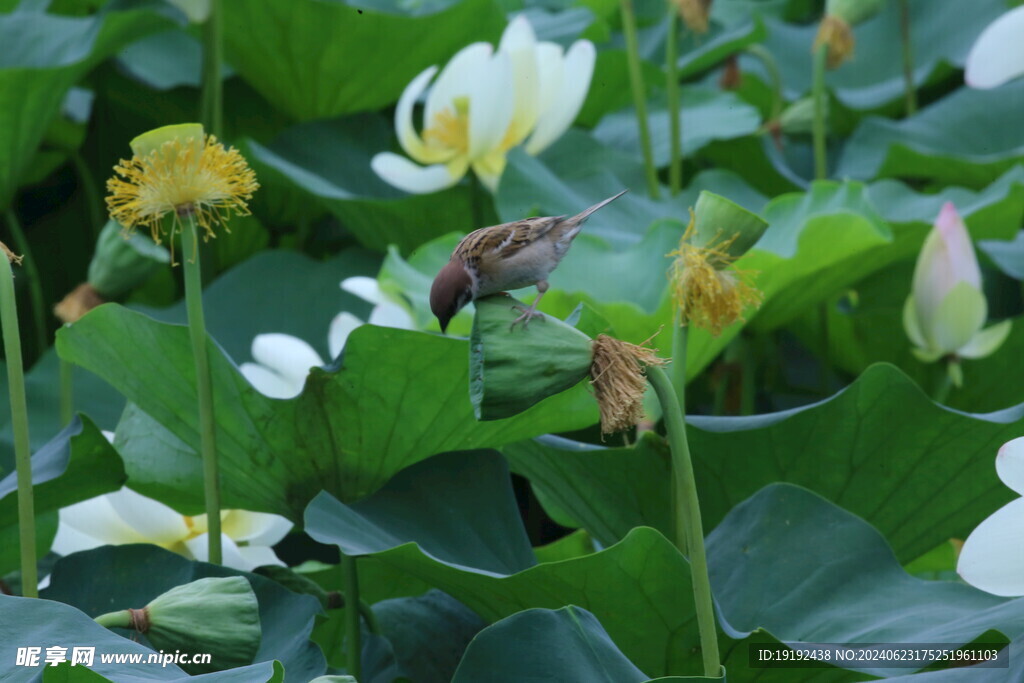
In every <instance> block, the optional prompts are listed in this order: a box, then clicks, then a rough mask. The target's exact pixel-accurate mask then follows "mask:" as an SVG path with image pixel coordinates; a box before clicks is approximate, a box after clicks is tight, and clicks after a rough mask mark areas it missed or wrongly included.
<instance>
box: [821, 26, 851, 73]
mask: <svg viewBox="0 0 1024 683" xmlns="http://www.w3.org/2000/svg"><path fill="white" fill-rule="evenodd" d="M823 44H824V45H825V47H826V48H827V50H828V55H827V57H826V64H827V66H828V68H830V69H837V68H839V66H840V65H842V63H843V62H845V61H846V60H848V59H849V58H850V57H852V56H853V46H854V38H853V29H852V28H851V27H850V25H849V24H848V23H847V22H846V21H845V20H843V19H841V18H839V17H837V16H834V15H831V14H826V15H825V16H824V17H823V18H822V20H821V24H820V25H819V26H818V35H817V36H815V37H814V48H813V49H814V51H815V52H817V50H818V48H819V47H820V46H821V45H823Z"/></svg>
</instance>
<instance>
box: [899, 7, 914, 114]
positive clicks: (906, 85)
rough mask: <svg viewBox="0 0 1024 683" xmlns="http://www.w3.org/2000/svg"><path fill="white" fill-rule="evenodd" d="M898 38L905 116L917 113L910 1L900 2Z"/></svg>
mask: <svg viewBox="0 0 1024 683" xmlns="http://www.w3.org/2000/svg"><path fill="white" fill-rule="evenodd" d="M900 38H901V39H902V42H903V90H904V101H905V102H906V115H907V116H913V115H914V113H915V112H916V111H917V90H916V89H915V88H914V44H913V42H911V40H910V0H900Z"/></svg>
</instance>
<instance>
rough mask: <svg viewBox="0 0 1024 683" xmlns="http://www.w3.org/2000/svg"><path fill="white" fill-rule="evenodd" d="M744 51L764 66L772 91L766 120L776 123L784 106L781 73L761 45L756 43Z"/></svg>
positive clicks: (776, 63) (777, 64)
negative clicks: (770, 104)
mask: <svg viewBox="0 0 1024 683" xmlns="http://www.w3.org/2000/svg"><path fill="white" fill-rule="evenodd" d="M744 51H745V52H746V53H747V54H749V55H750V56H752V57H756V58H757V59H758V61H760V62H761V64H762V65H763V66H764V69H765V71H767V72H768V81H769V86H770V88H771V91H772V106H771V113H770V114H769V115H768V120H769V121H778V120H779V117H780V116H782V109H783V106H784V105H785V100H784V99H783V96H782V72H781V71H779V63H778V61H776V59H775V55H773V54H772V53H771V52H769V51H768V50H767V49H766V48H765V47H764V46H763V45H760V44H757V43H755V44H753V45H748V46H747V47H746V48H744Z"/></svg>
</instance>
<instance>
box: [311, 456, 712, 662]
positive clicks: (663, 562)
mask: <svg viewBox="0 0 1024 683" xmlns="http://www.w3.org/2000/svg"><path fill="white" fill-rule="evenodd" d="M467 468H468V471H470V472H472V473H473V476H467V475H466V472H467ZM423 476H429V477H430V480H431V485H430V486H427V485H424V486H423V487H416V488H410V487H411V486H413V484H414V482H416V481H417V479H418V478H419V477H423ZM424 491H429V493H423V492H424ZM511 495H512V494H511V490H510V482H509V480H508V475H507V469H506V467H505V465H504V463H503V461H502V460H501V459H500V458H499V457H497V456H496V455H495V454H489V453H455V454H446V455H443V456H439V457H436V458H433V459H431V460H430V461H427V462H423V463H419V464H418V465H415V466H413V467H411V468H410V469H409V470H407V471H406V472H403V473H401V474H400V475H398V477H396V479H395V480H394V481H392V482H390V483H389V484H387V485H386V486H385V487H384V488H383V489H381V490H380V491H379V492H378V493H376V494H374V495H373V496H371V497H370V498H368V499H366V500H365V501H362V502H360V503H356V504H354V505H352V506H347V505H345V504H343V503H340V502H338V501H337V500H335V499H334V498H333V497H332V496H330V495H328V494H327V493H322V494H320V495H319V496H317V498H316V499H314V500H313V502H312V503H310V505H309V508H308V509H307V510H306V531H307V533H309V534H310V535H311V536H313V538H315V539H316V540H318V541H320V542H322V543H332V544H335V545H337V546H338V547H339V548H340V549H341V552H343V553H345V554H349V555H357V556H363V555H370V556H372V557H374V558H376V559H378V560H380V561H382V562H385V563H387V564H390V565H393V566H395V567H398V568H400V569H402V570H404V571H406V572H408V573H410V574H412V575H414V576H417V577H419V578H420V579H422V580H424V581H427V582H428V583H430V584H431V585H433V586H435V587H437V588H439V589H441V590H443V591H445V592H446V593H448V594H449V595H451V596H452V597H454V598H456V599H457V600H459V601H460V602H462V603H463V604H465V605H466V606H467V607H469V608H470V609H472V610H473V611H474V612H476V613H477V614H479V615H480V616H481V617H483V618H484V619H485V620H486V621H497V620H499V619H502V618H504V617H507V616H509V615H511V614H514V613H515V612H518V611H520V610H523V609H529V608H532V607H543V608H548V609H558V608H559V607H562V606H565V605H568V604H572V605H579V606H581V607H583V608H585V609H587V610H589V611H591V612H593V613H594V615H595V616H596V617H597V618H598V619H600V620H601V623H602V624H603V625H604V627H605V628H606V629H607V631H608V633H609V635H610V636H611V637H612V639H613V640H614V641H615V643H616V645H618V646H619V648H621V649H622V651H623V653H625V654H626V656H627V657H629V659H630V660H631V661H633V662H634V663H635V664H636V665H637V666H639V667H641V668H642V669H643V670H644V671H646V672H648V673H649V674H652V675H663V674H665V673H666V672H669V671H672V672H680V671H682V672H686V671H694V670H696V669H697V667H699V665H700V664H699V662H700V655H699V652H698V648H697V643H698V638H697V631H696V623H695V621H694V619H695V617H694V614H693V594H692V588H691V586H690V579H689V565H688V564H687V563H686V560H684V559H683V557H682V556H681V555H680V554H679V553H678V551H676V549H675V548H674V547H673V546H672V544H671V543H669V542H668V541H667V540H666V539H665V537H664V536H662V535H661V534H660V533H658V532H657V531H654V530H653V529H649V528H644V527H642V528H638V529H634V530H632V532H631V533H630V534H629V535H628V536H627V537H626V538H624V539H623V540H622V541H621V542H619V543H618V544H616V545H614V546H612V547H610V548H608V549H606V550H603V551H601V552H597V553H593V554H590V555H585V556H583V557H579V558H574V559H571V560H564V561H561V562H552V563H545V564H540V565H535V566H532V567H531V566H529V564H532V558H528V557H527V556H526V553H529V547H528V544H527V543H526V540H525V532H524V531H522V529H521V526H520V525H521V522H520V520H519V516H518V513H517V512H516V511H515V509H514V507H513V506H512V505H510V504H509V501H510V499H511ZM425 496H428V497H425ZM491 501H499V502H500V508H499V510H498V514H495V509H494V505H493V504H492V502H491ZM513 528H518V530H517V531H515V532H512V533H511V535H508V536H507V535H506V534H509V533H510V532H509V531H508V530H509V529H513ZM485 532H488V533H485ZM510 541H511V543H510ZM510 556H512V557H515V559H511V558H510ZM502 558H506V559H502ZM528 561H529V562H528Z"/></svg>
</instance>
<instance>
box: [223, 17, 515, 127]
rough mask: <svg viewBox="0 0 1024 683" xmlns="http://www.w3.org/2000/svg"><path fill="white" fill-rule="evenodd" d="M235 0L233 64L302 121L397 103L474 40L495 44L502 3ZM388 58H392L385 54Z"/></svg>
mask: <svg viewBox="0 0 1024 683" xmlns="http://www.w3.org/2000/svg"><path fill="white" fill-rule="evenodd" d="M406 7H407V6H406V5H405V3H398V2H394V3H373V5H369V4H367V3H354V2H353V3H348V2H325V1H323V0H237V1H236V2H230V3H225V5H224V10H223V11H224V43H225V47H226V51H227V58H228V61H229V62H231V64H232V65H233V66H234V67H235V68H236V69H237V70H238V73H239V74H240V75H241V76H242V77H243V78H244V79H245V80H247V81H248V82H249V83H251V84H252V86H253V87H254V88H256V90H258V91H259V92H260V93H261V94H262V95H263V97H265V98H266V100H267V101H268V102H270V103H271V104H272V105H274V106H275V107H278V108H279V109H281V110H283V111H285V112H287V113H288V114H289V115H290V116H292V117H293V118H295V119H298V120H300V121H307V120H310V119H324V118H330V117H334V116H338V115H340V114H346V113H350V112H358V111H370V110H374V109H379V108H380V107H382V106H384V105H387V104H390V103H392V102H394V101H396V100H397V99H398V97H399V95H401V93H402V90H403V89H405V86H406V85H408V83H409V81H411V80H412V79H413V78H414V77H415V76H416V75H417V74H418V73H420V72H421V71H423V70H424V69H426V68H427V67H429V66H432V65H435V64H437V65H441V64H443V63H444V62H446V61H447V60H448V58H449V57H451V56H452V55H454V54H455V52H456V51H458V50H459V49H460V48H462V47H464V46H466V45H468V44H469V43H472V42H474V41H480V40H486V41H490V42H496V41H497V38H498V37H499V35H500V33H501V29H502V27H503V25H504V19H503V16H502V13H501V11H500V9H499V7H498V5H497V4H496V3H493V2H486V1H485V2H478V1H476V0H468V1H467V0H462V1H461V2H455V1H452V2H432V3H425V4H424V3H417V6H416V8H414V9H412V10H411V11H410V10H409V9H407V8H406ZM384 55H386V58H385V57H384Z"/></svg>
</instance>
